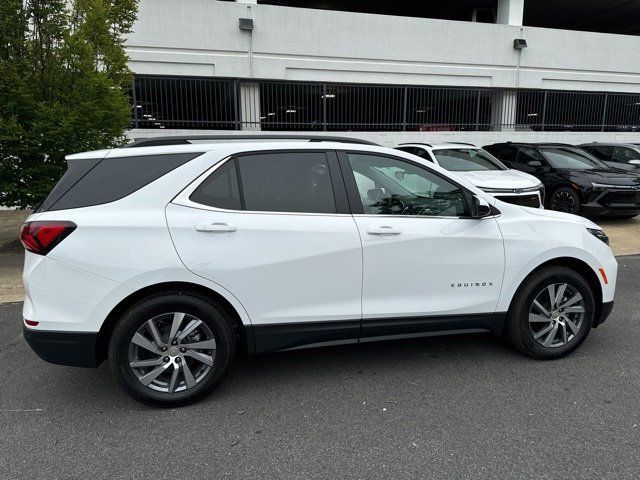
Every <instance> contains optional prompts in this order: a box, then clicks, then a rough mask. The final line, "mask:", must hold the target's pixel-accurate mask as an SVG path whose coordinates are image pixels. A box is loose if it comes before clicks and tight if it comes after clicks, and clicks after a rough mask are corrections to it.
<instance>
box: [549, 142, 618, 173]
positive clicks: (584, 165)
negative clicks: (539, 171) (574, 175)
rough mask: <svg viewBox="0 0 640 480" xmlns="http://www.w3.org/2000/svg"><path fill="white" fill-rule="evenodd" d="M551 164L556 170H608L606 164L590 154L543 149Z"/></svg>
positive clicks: (562, 149)
mask: <svg viewBox="0 0 640 480" xmlns="http://www.w3.org/2000/svg"><path fill="white" fill-rule="evenodd" d="M540 150H541V151H542V153H543V154H544V156H545V157H546V158H547V160H548V161H549V163H550V164H551V166H552V167H554V168H568V169H578V170H593V169H594V168H603V169H608V168H609V167H607V166H606V165H605V164H604V163H602V162H601V161H600V160H597V159H596V158H595V157H592V156H591V155H589V154H588V153H586V152H584V153H581V152H577V151H575V150H569V149H565V148H550V147H546V148H541V149H540Z"/></svg>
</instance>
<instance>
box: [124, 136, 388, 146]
mask: <svg viewBox="0 0 640 480" xmlns="http://www.w3.org/2000/svg"><path fill="white" fill-rule="evenodd" d="M192 140H196V141H197V140H237V141H240V142H241V141H244V140H256V141H260V140H307V141H309V142H338V143H357V144H360V145H375V146H379V145H378V144H377V143H374V142H370V141H369V140H362V139H360V138H348V137H331V136H325V135H241V134H240V135H173V136H167V137H148V138H136V139H134V141H133V142H131V143H128V144H126V145H125V146H124V147H122V148H136V147H157V146H160V145H188V144H190V143H191V141H192Z"/></svg>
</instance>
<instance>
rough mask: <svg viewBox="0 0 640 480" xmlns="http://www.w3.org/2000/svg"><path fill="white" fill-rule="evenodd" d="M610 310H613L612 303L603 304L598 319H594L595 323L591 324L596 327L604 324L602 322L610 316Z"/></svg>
mask: <svg viewBox="0 0 640 480" xmlns="http://www.w3.org/2000/svg"><path fill="white" fill-rule="evenodd" d="M611 310H613V302H604V303H603V304H602V310H601V311H600V317H599V318H596V321H595V322H593V326H594V327H597V326H598V325H601V324H602V323H604V321H605V320H606V319H607V318H608V317H609V315H610V314H611Z"/></svg>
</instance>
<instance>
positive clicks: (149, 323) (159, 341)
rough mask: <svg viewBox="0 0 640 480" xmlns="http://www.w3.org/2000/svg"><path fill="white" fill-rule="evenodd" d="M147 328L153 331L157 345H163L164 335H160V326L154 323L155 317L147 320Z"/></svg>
mask: <svg viewBox="0 0 640 480" xmlns="http://www.w3.org/2000/svg"><path fill="white" fill-rule="evenodd" d="M147 329H148V330H149V332H151V336H152V337H153V341H154V342H156V345H158V346H161V345H162V344H163V343H164V342H163V341H162V337H160V332H159V331H158V327H156V324H155V323H153V318H152V319H151V320H149V321H147Z"/></svg>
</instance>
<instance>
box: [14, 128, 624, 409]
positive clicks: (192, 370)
mask: <svg viewBox="0 0 640 480" xmlns="http://www.w3.org/2000/svg"><path fill="white" fill-rule="evenodd" d="M313 139H314V140H315V141H312V142H309V141H306V140H305V139H304V137H301V138H298V139H296V140H294V141H285V140H284V139H282V140H280V141H268V142H267V141H250V140H249V139H246V140H245V141H238V137H235V141H233V142H230V141H229V142H228V141H220V139H216V138H212V139H209V140H204V141H205V143H197V144H195V143H190V142H192V141H193V140H192V139H187V138H182V137H180V138H172V137H169V138H164V139H162V140H159V141H158V140H149V141H138V142H134V144H132V145H130V147H131V148H121V149H114V150H102V151H96V152H87V153H81V154H75V155H70V156H68V157H67V158H68V170H67V173H66V174H65V175H64V176H63V178H62V179H61V180H60V182H59V183H58V184H57V185H56V187H55V188H54V189H53V191H52V192H51V194H50V195H49V196H48V197H47V199H46V200H45V201H44V203H43V204H42V206H41V207H40V208H39V209H38V210H37V211H36V212H35V213H34V214H33V215H31V216H30V217H29V218H28V220H27V223H26V224H25V225H24V227H23V229H22V234H21V239H22V242H23V244H24V246H25V249H26V255H25V265H24V283H25V287H26V298H25V302H24V307H23V316H24V337H25V338H26V340H27V341H28V343H29V344H30V345H31V347H32V348H33V350H34V351H35V352H36V353H37V354H38V355H39V356H40V357H42V358H43V359H44V360H47V361H50V362H53V363H59V364H64V365H76V366H85V367H95V366H97V365H99V364H100V363H101V362H102V361H104V360H108V362H109V365H110V367H111V369H112V371H113V372H114V374H115V375H116V377H117V379H118V381H119V383H120V385H122V387H123V388H124V389H125V391H126V392H128V393H129V394H130V395H131V396H133V397H134V398H136V399H138V400H140V401H142V402H145V403H148V404H152V405H159V406H177V405H184V404H186V403H189V402H193V401H195V400H198V399H200V398H202V397H203V396H204V395H206V394H208V393H209V392H211V391H212V390H213V389H214V388H215V386H216V385H217V384H218V383H219V382H220V380H221V379H222V377H223V375H224V374H225V372H227V370H228V369H229V366H230V365H231V363H232V361H233V359H234V356H235V352H236V351H237V350H244V351H246V352H248V353H249V354H251V355H253V354H258V353H264V352H273V351H277V350H288V349H295V348H300V347H308V346H320V345H329V344H348V343H353V344H356V343H359V342H371V341H377V340H385V339H389V338H406V337H410V336H425V335H438V334H451V333H469V332H493V333H495V334H496V335H499V334H503V333H504V334H505V335H506V336H507V337H508V338H509V339H510V341H511V343H512V344H513V345H514V346H515V347H516V348H517V349H518V350H520V351H521V352H523V353H525V354H527V355H530V356H532V357H535V358H543V359H547V358H557V357H561V356H563V355H565V354H567V353H569V352H571V351H572V350H574V349H575V348H576V347H578V345H580V344H581V342H582V341H584V339H585V338H586V337H587V335H588V334H589V331H590V330H591V328H592V327H596V326H598V325H599V324H600V323H602V322H603V321H604V320H605V318H606V317H607V316H608V315H609V313H610V311H611V308H612V306H613V299H614V292H615V284H616V273H617V264H616V260H615V258H614V256H613V254H612V252H611V249H610V248H609V245H608V239H607V237H606V235H605V234H604V232H603V231H602V230H601V229H600V228H599V227H598V226H597V225H595V224H594V223H592V222H591V221H589V220H586V219H583V218H580V217H577V216H574V215H569V214H563V213H560V212H551V211H546V210H540V209H537V208H527V207H521V206H516V205H511V204H508V203H504V202H501V201H499V200H497V199H496V198H493V197H491V196H490V195H488V194H486V193H485V192H483V191H482V190H479V189H477V188H475V187H473V186H472V185H462V183H461V182H459V180H458V178H457V177H455V175H453V174H451V173H449V172H448V171H447V170H445V169H443V168H441V167H440V166H438V165H436V164H435V163H433V162H431V161H429V160H421V159H420V158H418V157H416V156H415V155H411V154H408V153H405V152H402V151H399V150H393V149H390V148H383V147H380V146H376V145H371V144H368V143H366V142H360V143H358V142H357V141H356V140H352V139H350V140H343V141H339V140H336V139H323V138H319V137H313ZM223 140H224V139H223ZM271 140H273V139H271ZM156 142H157V143H160V144H161V146H149V145H153V144H154V143H156Z"/></svg>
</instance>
